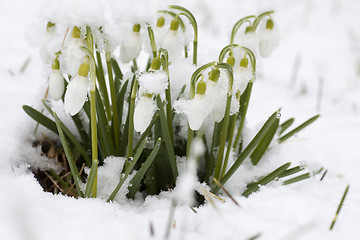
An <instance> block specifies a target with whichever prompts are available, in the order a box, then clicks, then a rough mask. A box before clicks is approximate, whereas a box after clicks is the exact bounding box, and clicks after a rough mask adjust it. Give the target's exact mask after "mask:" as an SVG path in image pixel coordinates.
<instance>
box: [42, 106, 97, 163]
mask: <svg viewBox="0 0 360 240" xmlns="http://www.w3.org/2000/svg"><path fill="white" fill-rule="evenodd" d="M42 102H43V104H44V106H45V108H46V110H47V111H48V112H49V113H50V114H51V115H53V116H54V111H53V110H52V109H51V108H50V106H49V105H47V104H46V102H45V100H42ZM59 123H60V126H61V128H62V129H63V131H64V132H65V134H66V135H67V136H68V137H69V138H70V140H71V142H72V143H74V145H75V147H76V148H77V150H79V152H80V154H81V155H82V156H83V157H84V159H85V162H86V164H87V165H88V166H89V167H90V166H91V159H90V156H89V155H88V151H87V150H86V149H85V148H84V146H83V145H82V144H81V143H80V142H79V141H78V140H77V138H76V137H75V136H74V134H72V132H71V131H70V130H69V129H68V128H67V127H66V125H65V124H64V123H63V122H62V121H61V120H60V119H59ZM56 133H57V132H56ZM57 134H58V133H57Z"/></svg>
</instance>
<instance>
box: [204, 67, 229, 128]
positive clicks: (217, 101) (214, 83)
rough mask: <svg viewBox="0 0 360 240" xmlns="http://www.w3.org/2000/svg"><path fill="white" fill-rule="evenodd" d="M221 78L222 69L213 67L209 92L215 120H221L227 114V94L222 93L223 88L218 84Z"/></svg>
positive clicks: (210, 74) (210, 73)
mask: <svg viewBox="0 0 360 240" xmlns="http://www.w3.org/2000/svg"><path fill="white" fill-rule="evenodd" d="M219 78H220V70H219V69H217V68H214V69H212V70H211V71H210V72H209V81H208V84H207V86H208V90H207V94H208V95H209V98H211V101H212V106H213V108H212V111H211V115H212V118H213V119H214V121H215V122H221V120H222V119H223V118H224V115H225V107H226V94H221V92H223V91H222V89H220V87H219V85H218V80H219Z"/></svg>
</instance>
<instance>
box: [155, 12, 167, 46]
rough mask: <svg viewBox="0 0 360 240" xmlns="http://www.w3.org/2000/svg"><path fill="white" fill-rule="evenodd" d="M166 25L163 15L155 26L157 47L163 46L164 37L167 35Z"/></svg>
mask: <svg viewBox="0 0 360 240" xmlns="http://www.w3.org/2000/svg"><path fill="white" fill-rule="evenodd" d="M164 25H165V18H164V17H163V16H161V17H159V18H158V20H157V23H156V27H155V28H154V36H155V42H156V45H157V48H163V45H164V39H165V37H166V31H167V30H166V28H165V27H164Z"/></svg>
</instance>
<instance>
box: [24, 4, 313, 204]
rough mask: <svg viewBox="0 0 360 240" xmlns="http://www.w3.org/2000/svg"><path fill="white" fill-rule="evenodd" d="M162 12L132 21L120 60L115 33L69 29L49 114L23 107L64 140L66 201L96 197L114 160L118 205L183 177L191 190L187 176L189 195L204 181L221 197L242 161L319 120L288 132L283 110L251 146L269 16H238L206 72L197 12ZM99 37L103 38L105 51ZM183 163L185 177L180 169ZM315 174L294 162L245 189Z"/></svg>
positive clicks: (269, 48)
mask: <svg viewBox="0 0 360 240" xmlns="http://www.w3.org/2000/svg"><path fill="white" fill-rule="evenodd" d="M157 15H158V17H157V19H156V21H155V23H154V24H151V23H147V24H143V23H138V22H132V23H131V25H132V29H130V30H129V31H128V34H127V35H126V36H125V37H124V38H123V41H122V42H121V44H120V46H119V47H120V57H119V60H120V61H121V63H119V62H118V60H117V59H115V57H114V53H113V52H111V50H110V48H106V45H107V44H108V42H107V41H106V40H107V39H108V38H110V37H111V36H108V35H106V34H105V33H103V31H102V27H101V26H100V27H99V28H96V29H94V28H93V27H91V26H88V25H82V26H69V30H68V34H67V35H66V36H65V39H66V44H65V45H64V46H63V47H62V49H61V50H60V51H58V52H56V53H55V54H54V55H53V56H48V59H51V61H52V62H53V64H52V66H51V73H50V76H49V85H48V92H47V94H46V97H45V99H44V100H43V105H44V108H45V109H46V112H43V111H38V110H35V109H34V108H32V107H30V106H26V105H25V106H23V108H24V110H25V112H26V113H27V114H28V115H29V116H30V117H32V118H33V119H34V120H36V121H37V122H38V124H41V125H43V126H44V127H46V128H48V129H49V130H51V131H52V132H54V133H56V134H58V135H59V137H60V140H61V143H62V147H63V149H64V152H65V155H66V159H67V164H68V167H69V169H70V172H71V176H72V178H68V177H67V178H65V177H62V176H60V175H59V174H58V173H56V172H55V171H51V175H52V176H53V179H55V180H56V181H57V184H58V185H59V186H60V187H61V189H64V191H63V193H64V194H65V193H66V192H68V190H69V189H71V188H72V187H75V189H76V193H74V195H75V196H77V197H96V196H97V192H98V187H97V176H98V167H99V166H102V165H103V164H104V160H105V159H106V158H107V157H110V156H115V157H122V159H124V161H123V166H122V171H121V174H120V175H119V176H118V179H119V181H118V184H117V186H116V187H115V188H114V189H113V191H112V192H111V193H109V195H108V197H107V199H108V201H112V200H114V198H115V196H116V195H117V194H118V192H119V190H120V189H122V188H127V190H128V191H126V192H127V197H129V198H134V197H135V194H136V193H139V192H140V193H141V194H142V195H143V196H146V195H153V194H158V193H159V192H160V191H165V190H169V189H173V188H174V187H175V186H176V184H177V183H178V182H179V181H178V177H179V174H180V175H181V174H183V173H184V171H185V173H187V174H188V175H189V174H190V175H191V176H192V179H193V180H192V182H191V181H190V182H191V183H189V181H188V182H187V181H186V179H185V178H183V179H182V181H180V182H182V183H185V184H186V183H188V184H189V185H191V188H190V190H192V191H193V190H194V189H198V187H197V186H199V185H200V183H203V185H204V184H206V185H207V186H208V188H207V189H208V190H204V189H205V188H202V191H199V192H200V193H201V192H202V193H203V195H204V196H205V197H206V196H208V194H204V191H210V192H212V193H213V194H218V193H219V191H220V189H221V187H222V185H224V184H225V183H226V182H227V181H228V180H229V179H230V178H231V177H232V176H233V175H234V173H235V172H236V171H237V169H238V168H239V167H240V166H241V164H242V163H243V162H244V161H245V160H249V161H251V163H252V165H253V167H254V168H256V165H257V164H258V163H259V162H260V161H261V159H262V157H263V155H264V154H265V152H266V151H268V150H269V146H270V143H271V142H272V141H278V142H279V143H282V142H284V141H285V140H287V139H288V138H290V137H292V136H293V135H294V134H295V133H297V132H299V131H300V130H302V129H303V128H305V127H306V126H308V125H309V124H311V123H312V122H313V121H315V120H316V119H317V118H318V116H315V117H312V118H310V119H309V120H308V121H306V122H304V123H303V124H301V125H300V126H298V127H296V128H293V129H292V130H289V129H290V127H291V126H292V123H293V122H294V119H293V118H291V119H289V120H286V121H284V122H282V123H280V110H276V111H274V113H273V114H272V115H271V116H270V117H269V118H268V119H266V120H265V121H264V123H263V125H262V127H261V128H260V130H259V131H258V132H257V134H256V135H255V136H254V137H253V138H252V139H251V140H250V141H246V142H249V143H248V144H246V145H245V144H244V141H243V140H244V134H243V130H244V125H245V120H246V113H247V109H248V107H249V104H250V97H251V90H252V88H253V85H254V83H255V80H256V58H259V57H264V58H266V57H269V56H270V55H271V54H272V52H273V50H274V49H275V48H276V47H277V45H278V41H279V33H278V27H277V25H276V23H275V22H274V20H273V18H272V15H273V12H272V11H269V12H264V13H262V14H260V15H258V16H255V15H254V16H248V17H245V18H242V19H240V20H239V21H238V22H237V23H236V24H235V25H234V27H233V30H232V32H231V36H230V44H229V45H227V46H225V47H224V48H223V49H222V50H221V51H220V54H219V59H213V61H210V62H209V63H206V64H203V65H201V66H199V65H198V62H197V49H198V41H197V39H198V26H197V22H196V19H195V18H194V16H193V14H192V13H191V12H190V11H188V10H187V9H185V8H183V7H181V6H175V5H171V6H169V8H168V9H166V10H162V11H159V12H158V13H157ZM56 27H57V23H56V22H49V23H48V25H47V32H46V34H48V35H51V34H52V32H53V31H54V29H55V28H56ZM95 32H96V36H97V38H96V39H95V38H94V36H95V35H94V33H95ZM189 33H190V36H191V35H192V46H191V40H190V41H189ZM99 34H100V35H101V34H103V35H102V38H101V39H102V46H104V45H105V47H101V48H100V47H98V46H100V43H99V42H97V39H99V37H98V36H99ZM144 36H146V39H144ZM146 44H148V45H149V46H150V47H149V49H151V50H150V51H148V52H149V60H148V64H147V66H143V68H142V67H141V66H140V65H138V63H137V60H138V57H139V55H140V54H141V53H142V52H144V51H146V50H143V48H144V46H145V45H146ZM189 50H191V51H189ZM191 58H192V64H191V63H189V64H188V66H190V67H188V68H187V69H194V70H192V74H191V77H190V78H188V79H184V84H183V86H182V87H180V88H177V89H175V87H174V85H175V84H174V82H173V79H171V77H170V76H171V70H174V71H175V70H176V71H177V72H181V71H187V70H186V69H184V70H182V69H173V68H172V67H173V66H172V65H173V64H175V63H176V62H177V61H179V59H181V61H184V62H186V61H187V62H189V61H191V60H190V59H191ZM188 59H189V60H188ZM124 64H125V65H126V64H128V65H131V71H130V72H128V73H126V74H123V72H122V70H121V67H120V66H122V65H124ZM104 65H105V66H106V70H104ZM179 66H181V65H179ZM184 75H186V74H184ZM52 101H63V103H64V111H65V113H66V114H68V115H70V116H71V119H72V120H73V122H74V125H75V126H76V129H77V131H75V132H74V131H70V129H69V128H68V127H67V126H66V124H65V123H64V121H62V120H61V119H59V117H58V115H57V113H56V112H55V111H54V110H53V109H52V107H51V103H52ZM82 165H85V166H86V167H87V168H88V169H89V171H88V172H87V174H85V176H84V173H83V172H82V171H80V170H79V168H80V167H81V166H82ZM184 165H185V166H186V167H185V169H187V170H182V169H184V167H183V166H184ZM181 171H183V172H181ZM311 174H312V173H310V172H305V173H304V167H303V166H292V165H291V163H290V162H289V163H286V164H284V165H282V166H279V167H278V168H276V169H269V170H268V174H267V175H264V176H257V177H256V178H255V179H253V182H250V183H247V184H248V185H247V187H246V189H245V191H244V192H243V195H244V196H249V195H250V194H251V193H253V192H255V191H257V190H258V189H259V188H260V187H261V186H262V185H265V184H268V183H269V182H271V181H279V182H282V184H285V185H286V184H290V183H294V182H297V181H300V180H303V179H306V178H309V177H310V176H311ZM185 175H186V174H185ZM128 178H129V179H128ZM284 179H285V180H284ZM126 181H127V184H125V182H126ZM185 188H186V186H185ZM73 192H74V191H73Z"/></svg>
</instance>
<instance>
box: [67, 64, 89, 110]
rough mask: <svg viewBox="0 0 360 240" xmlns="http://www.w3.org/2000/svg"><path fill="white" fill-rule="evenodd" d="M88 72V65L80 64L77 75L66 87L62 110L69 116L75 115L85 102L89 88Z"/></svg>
mask: <svg viewBox="0 0 360 240" xmlns="http://www.w3.org/2000/svg"><path fill="white" fill-rule="evenodd" d="M89 70H90V66H89V64H88V63H86V62H84V63H83V64H81V65H80V68H79V71H78V75H77V76H76V77H75V78H73V79H72V80H71V81H70V83H69V85H68V86H67V90H66V93H65V102H64V108H65V112H66V113H68V114H70V115H71V116H74V115H75V114H77V113H78V112H79V111H80V110H81V108H82V107H83V105H84V103H85V101H86V98H87V92H88V88H89V81H88V79H87V75H88V73H89Z"/></svg>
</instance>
